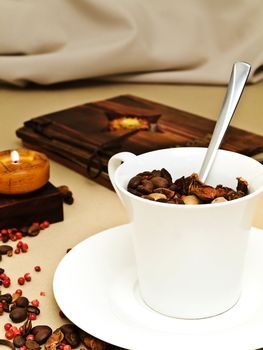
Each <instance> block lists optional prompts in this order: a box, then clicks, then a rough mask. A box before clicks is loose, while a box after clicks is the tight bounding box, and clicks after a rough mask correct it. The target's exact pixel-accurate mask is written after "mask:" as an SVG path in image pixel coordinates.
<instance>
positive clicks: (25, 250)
mask: <svg viewBox="0 0 263 350" xmlns="http://www.w3.org/2000/svg"><path fill="white" fill-rule="evenodd" d="M21 250H22V252H23V253H26V252H27V251H28V244H27V243H24V242H23V243H22V247H21Z"/></svg>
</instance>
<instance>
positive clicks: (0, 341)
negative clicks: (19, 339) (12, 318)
mask: <svg viewBox="0 0 263 350" xmlns="http://www.w3.org/2000/svg"><path fill="white" fill-rule="evenodd" d="M0 345H4V346H7V347H9V348H10V349H11V350H15V346H14V344H13V343H12V342H11V341H9V340H7V339H0ZM1 348H2V347H1Z"/></svg>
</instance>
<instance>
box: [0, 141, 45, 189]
mask: <svg viewBox="0 0 263 350" xmlns="http://www.w3.org/2000/svg"><path fill="white" fill-rule="evenodd" d="M48 179H49V161H48V158H47V156H46V155H45V154H43V153H40V152H36V151H33V150H29V149H24V148H21V149H17V150H13V151H12V150H7V151H2V152H0V193H2V194H24V193H29V192H33V191H35V190H37V189H39V188H41V187H42V186H44V185H45V184H46V183H47V182H48Z"/></svg>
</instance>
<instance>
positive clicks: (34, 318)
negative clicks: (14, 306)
mask: <svg viewBox="0 0 263 350" xmlns="http://www.w3.org/2000/svg"><path fill="white" fill-rule="evenodd" d="M28 319H29V320H31V321H34V320H36V319H37V315H36V314H33V313H29V314H28Z"/></svg>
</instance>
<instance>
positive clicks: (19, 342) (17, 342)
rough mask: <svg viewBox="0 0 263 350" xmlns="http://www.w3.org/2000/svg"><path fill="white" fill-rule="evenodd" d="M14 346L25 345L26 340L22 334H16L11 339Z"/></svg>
mask: <svg viewBox="0 0 263 350" xmlns="http://www.w3.org/2000/svg"><path fill="white" fill-rule="evenodd" d="M13 343H14V346H15V347H16V348H20V346H23V345H25V343H26V340H25V338H24V337H23V336H22V335H16V336H15V337H14V339H13Z"/></svg>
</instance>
